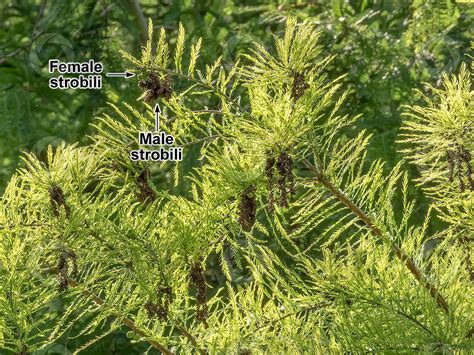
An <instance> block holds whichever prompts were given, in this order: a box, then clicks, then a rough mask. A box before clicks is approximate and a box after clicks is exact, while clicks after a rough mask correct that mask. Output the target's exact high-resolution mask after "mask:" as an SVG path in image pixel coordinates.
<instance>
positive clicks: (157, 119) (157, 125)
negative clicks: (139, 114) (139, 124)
mask: <svg viewBox="0 0 474 355" xmlns="http://www.w3.org/2000/svg"><path fill="white" fill-rule="evenodd" d="M153 113H154V114H155V130H156V132H159V131H160V114H161V108H160V105H159V104H156V105H155V107H154V108H153Z"/></svg>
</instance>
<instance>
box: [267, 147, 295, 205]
mask: <svg viewBox="0 0 474 355" xmlns="http://www.w3.org/2000/svg"><path fill="white" fill-rule="evenodd" d="M275 170H276V171H277V172H278V181H277V186H278V190H279V191H278V193H279V195H280V199H279V205H280V207H288V199H289V196H292V195H294V193H295V180H294V176H293V159H291V157H290V156H289V155H288V154H287V153H286V152H281V153H280V155H279V156H278V160H277V159H275V158H274V157H273V156H272V155H271V153H267V163H266V167H265V174H266V176H267V179H268V209H269V210H270V211H273V210H274V205H275V191H274V190H275Z"/></svg>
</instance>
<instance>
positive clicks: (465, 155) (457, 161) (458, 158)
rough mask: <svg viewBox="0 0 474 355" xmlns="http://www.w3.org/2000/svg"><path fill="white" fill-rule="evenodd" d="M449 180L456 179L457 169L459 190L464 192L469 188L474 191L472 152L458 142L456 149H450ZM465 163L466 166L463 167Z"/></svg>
mask: <svg viewBox="0 0 474 355" xmlns="http://www.w3.org/2000/svg"><path fill="white" fill-rule="evenodd" d="M447 153H448V162H449V181H450V182H452V181H454V175H455V169H457V171H456V175H457V178H458V181H459V190H460V191H461V192H464V191H465V190H466V185H467V188H468V189H469V190H470V191H474V177H473V170H472V166H471V159H472V157H471V153H470V152H469V151H468V150H467V149H466V148H465V147H463V146H461V145H458V144H456V145H455V149H453V150H448V152H447ZM463 165H464V166H465V168H464V169H463Z"/></svg>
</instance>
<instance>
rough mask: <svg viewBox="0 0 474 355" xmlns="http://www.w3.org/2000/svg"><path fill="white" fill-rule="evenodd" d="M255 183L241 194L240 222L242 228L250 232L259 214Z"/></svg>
mask: <svg viewBox="0 0 474 355" xmlns="http://www.w3.org/2000/svg"><path fill="white" fill-rule="evenodd" d="M255 191H256V187H255V185H250V186H249V187H247V188H246V189H245V190H244V191H243V192H242V195H241V196H240V203H239V223H240V225H241V227H242V229H243V230H244V231H246V232H249V231H250V230H251V229H252V227H253V225H254V224H255V220H256V215H257V202H256V198H255Z"/></svg>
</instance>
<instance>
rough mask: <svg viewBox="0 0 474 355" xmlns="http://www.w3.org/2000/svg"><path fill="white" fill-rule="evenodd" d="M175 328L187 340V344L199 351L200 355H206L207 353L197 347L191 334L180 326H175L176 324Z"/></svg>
mask: <svg viewBox="0 0 474 355" xmlns="http://www.w3.org/2000/svg"><path fill="white" fill-rule="evenodd" d="M175 326H176V328H178V330H179V331H180V332H181V333H182V334H183V335H184V336H185V337H186V338H188V340H189V342H190V343H191V344H193V346H194V347H195V348H196V349H197V350H198V351H199V353H200V354H201V355H206V354H207V351H206V350H204V349H201V348H200V347H199V345H198V343H197V340H196V338H195V337H194V336H193V335H192V334H191V333H189V332H188V331H187V329H186V328H185V327H183V326H182V325H180V324H177V322H176V325H175Z"/></svg>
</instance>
